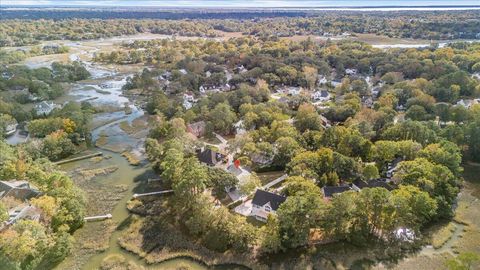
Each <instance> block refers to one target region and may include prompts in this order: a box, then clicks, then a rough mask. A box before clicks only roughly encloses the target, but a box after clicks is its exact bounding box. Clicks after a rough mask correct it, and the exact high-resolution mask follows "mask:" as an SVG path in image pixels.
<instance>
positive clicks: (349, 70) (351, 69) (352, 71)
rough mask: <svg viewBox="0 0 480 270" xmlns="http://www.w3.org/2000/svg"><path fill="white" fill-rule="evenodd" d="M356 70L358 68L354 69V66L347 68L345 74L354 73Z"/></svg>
mask: <svg viewBox="0 0 480 270" xmlns="http://www.w3.org/2000/svg"><path fill="white" fill-rule="evenodd" d="M357 72H358V70H356V69H355V68H347V69H345V74H347V75H356V74H357Z"/></svg>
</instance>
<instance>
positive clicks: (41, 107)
mask: <svg viewBox="0 0 480 270" xmlns="http://www.w3.org/2000/svg"><path fill="white" fill-rule="evenodd" d="M58 107H60V106H59V105H57V104H54V103H53V102H51V101H42V102H40V103H37V104H35V111H36V112H37V115H49V114H50V113H51V112H52V111H53V110H54V109H56V108H58Z"/></svg>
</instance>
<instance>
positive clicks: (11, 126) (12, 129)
mask: <svg viewBox="0 0 480 270" xmlns="http://www.w3.org/2000/svg"><path fill="white" fill-rule="evenodd" d="M17 126H18V124H17V122H15V123H11V124H8V125H7V126H6V128H5V135H6V136H10V135H12V134H14V133H15V131H17Z"/></svg>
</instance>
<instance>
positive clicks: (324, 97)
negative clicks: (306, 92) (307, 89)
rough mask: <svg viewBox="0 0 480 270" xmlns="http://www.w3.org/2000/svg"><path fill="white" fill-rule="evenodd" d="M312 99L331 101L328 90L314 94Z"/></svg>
mask: <svg viewBox="0 0 480 270" xmlns="http://www.w3.org/2000/svg"><path fill="white" fill-rule="evenodd" d="M312 99H313V100H315V101H320V102H325V101H329V100H330V93H328V91H327V90H319V91H315V92H313V93H312Z"/></svg>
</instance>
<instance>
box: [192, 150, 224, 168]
mask: <svg viewBox="0 0 480 270" xmlns="http://www.w3.org/2000/svg"><path fill="white" fill-rule="evenodd" d="M225 157H226V156H225V155H224V154H221V153H218V152H216V151H214V150H212V149H210V148H207V149H204V150H200V151H198V153H197V158H198V160H199V161H200V162H202V163H205V164H206V165H208V166H212V167H213V166H215V165H217V164H219V163H221V162H224V161H225Z"/></svg>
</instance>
